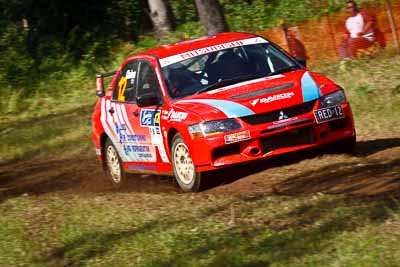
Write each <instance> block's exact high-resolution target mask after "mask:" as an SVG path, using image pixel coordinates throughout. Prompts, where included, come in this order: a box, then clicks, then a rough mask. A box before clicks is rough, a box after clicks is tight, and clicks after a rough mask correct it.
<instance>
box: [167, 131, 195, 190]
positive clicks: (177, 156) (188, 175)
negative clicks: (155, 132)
mask: <svg viewBox="0 0 400 267" xmlns="http://www.w3.org/2000/svg"><path fill="white" fill-rule="evenodd" d="M171 155H172V167H173V170H174V176H175V180H176V182H177V183H178V185H179V187H180V188H181V189H182V190H183V191H185V192H197V191H199V190H200V186H201V173H200V172H196V168H195V166H194V163H193V161H192V158H191V156H190V153H189V149H188V147H187V146H186V144H185V142H184V141H183V138H182V136H181V135H180V134H176V135H175V136H174V138H173V139H172V146H171Z"/></svg>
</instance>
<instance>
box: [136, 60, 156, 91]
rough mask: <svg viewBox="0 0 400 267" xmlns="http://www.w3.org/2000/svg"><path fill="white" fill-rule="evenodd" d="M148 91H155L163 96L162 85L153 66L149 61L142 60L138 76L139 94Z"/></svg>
mask: <svg viewBox="0 0 400 267" xmlns="http://www.w3.org/2000/svg"><path fill="white" fill-rule="evenodd" d="M148 92H154V93H156V94H157V95H159V96H160V98H161V90H160V85H159V83H158V79H157V75H156V72H155V70H154V68H153V66H152V65H151V64H150V63H149V62H147V61H141V62H140V68H139V77H138V95H142V94H145V93H148Z"/></svg>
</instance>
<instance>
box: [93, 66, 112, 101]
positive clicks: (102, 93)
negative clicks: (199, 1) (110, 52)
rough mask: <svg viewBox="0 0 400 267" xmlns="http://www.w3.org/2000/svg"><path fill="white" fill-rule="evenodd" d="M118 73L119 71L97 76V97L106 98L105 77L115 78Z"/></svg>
mask: <svg viewBox="0 0 400 267" xmlns="http://www.w3.org/2000/svg"><path fill="white" fill-rule="evenodd" d="M116 73H117V71H111V72H105V73H100V74H96V95H97V96H100V97H102V96H105V95H106V92H105V89H104V81H103V78H104V77H110V76H114V75H115V74H116Z"/></svg>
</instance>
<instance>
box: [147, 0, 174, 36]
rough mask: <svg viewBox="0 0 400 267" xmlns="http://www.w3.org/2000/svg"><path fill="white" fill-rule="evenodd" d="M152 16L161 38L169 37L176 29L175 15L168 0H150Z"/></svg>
mask: <svg viewBox="0 0 400 267" xmlns="http://www.w3.org/2000/svg"><path fill="white" fill-rule="evenodd" d="M148 3H149V8H150V18H151V20H152V22H153V25H154V29H155V30H156V33H157V37H158V38H159V39H160V40H161V39H163V38H165V37H167V35H168V33H169V32H171V31H172V30H173V29H174V26H175V25H174V22H175V19H174V15H173V13H172V9H171V6H170V5H169V3H168V0H148Z"/></svg>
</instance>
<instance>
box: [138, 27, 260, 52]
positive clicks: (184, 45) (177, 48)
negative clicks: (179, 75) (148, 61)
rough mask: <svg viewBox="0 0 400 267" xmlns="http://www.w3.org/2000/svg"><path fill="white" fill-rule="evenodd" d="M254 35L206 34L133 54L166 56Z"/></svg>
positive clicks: (238, 33) (236, 33) (231, 33)
mask: <svg viewBox="0 0 400 267" xmlns="http://www.w3.org/2000/svg"><path fill="white" fill-rule="evenodd" d="M253 37H256V35H254V34H250V33H241V32H224V33H220V34H217V35H213V36H205V37H200V38H196V39H191V40H185V41H182V42H177V43H173V44H167V45H162V46H159V47H155V48H152V49H149V50H146V51H143V52H141V53H139V54H135V55H132V57H133V56H135V57H136V56H138V55H152V56H155V57H157V58H165V57H169V56H173V55H176V54H180V53H184V52H188V51H192V50H195V49H199V48H203V47H208V46H212V45H218V44H223V43H226V42H233V41H237V40H242V39H248V38H253Z"/></svg>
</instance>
